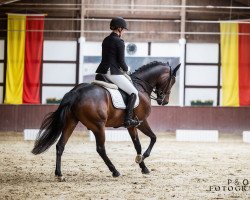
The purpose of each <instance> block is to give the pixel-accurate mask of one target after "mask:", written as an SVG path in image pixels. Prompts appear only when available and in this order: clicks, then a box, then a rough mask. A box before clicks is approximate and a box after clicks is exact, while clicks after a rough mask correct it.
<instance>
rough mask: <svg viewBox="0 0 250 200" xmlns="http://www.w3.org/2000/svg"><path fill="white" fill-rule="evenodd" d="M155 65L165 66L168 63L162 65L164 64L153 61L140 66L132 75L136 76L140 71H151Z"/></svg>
mask: <svg viewBox="0 0 250 200" xmlns="http://www.w3.org/2000/svg"><path fill="white" fill-rule="evenodd" d="M157 65H163V66H166V65H169V64H168V62H167V63H164V62H159V61H153V62H150V63H148V64H146V65H143V66H141V67H140V68H138V69H136V70H135V72H134V73H133V74H137V73H140V72H142V71H145V70H148V69H151V68H153V67H155V66H157Z"/></svg>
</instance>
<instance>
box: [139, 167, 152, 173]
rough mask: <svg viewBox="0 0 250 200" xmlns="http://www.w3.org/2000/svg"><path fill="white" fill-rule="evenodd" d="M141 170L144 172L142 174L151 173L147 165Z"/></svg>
mask: <svg viewBox="0 0 250 200" xmlns="http://www.w3.org/2000/svg"><path fill="white" fill-rule="evenodd" d="M141 172H142V174H149V173H150V171H149V170H148V168H147V167H146V168H144V169H142V170H141Z"/></svg>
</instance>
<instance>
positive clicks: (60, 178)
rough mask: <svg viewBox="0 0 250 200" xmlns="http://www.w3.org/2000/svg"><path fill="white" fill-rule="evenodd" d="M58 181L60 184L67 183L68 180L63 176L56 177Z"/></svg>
mask: <svg viewBox="0 0 250 200" xmlns="http://www.w3.org/2000/svg"><path fill="white" fill-rule="evenodd" d="M56 180H57V181H58V182H65V181H66V179H65V178H64V177H63V176H56Z"/></svg>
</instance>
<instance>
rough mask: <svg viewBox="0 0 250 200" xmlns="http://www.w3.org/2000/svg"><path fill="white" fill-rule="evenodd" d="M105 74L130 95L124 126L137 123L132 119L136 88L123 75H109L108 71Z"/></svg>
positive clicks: (136, 97)
mask: <svg viewBox="0 0 250 200" xmlns="http://www.w3.org/2000/svg"><path fill="white" fill-rule="evenodd" d="M105 76H106V77H107V78H108V79H109V80H110V81H112V82H113V83H114V84H116V85H117V86H118V87H119V88H120V89H122V90H123V91H124V92H126V93H127V94H129V95H130V96H129V99H128V103H127V106H126V116H125V123H124V124H125V127H129V126H137V125H139V121H138V120H134V119H133V109H134V105H135V102H136V100H137V99H138V100H139V96H138V91H137V89H136V88H135V87H134V85H133V84H132V83H131V82H130V81H129V80H128V79H127V78H126V77H125V76H124V75H110V73H108V74H105Z"/></svg>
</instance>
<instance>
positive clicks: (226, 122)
mask: <svg viewBox="0 0 250 200" xmlns="http://www.w3.org/2000/svg"><path fill="white" fill-rule="evenodd" d="M56 108H57V105H0V113H1V114H0V131H23V130H24V129H36V128H39V127H40V124H41V122H42V119H43V118H44V116H45V115H46V114H47V113H49V112H52V111H54V110H55V109H56ZM249 119H250V107H237V108H236V107H189V106H187V107H177V106H165V107H160V106H153V107H152V112H151V115H150V116H149V120H148V121H149V124H150V125H151V128H152V130H154V131H155V132H165V131H175V130H176V129H208V130H219V131H221V132H227V133H241V132H242V131H244V130H250V123H249ZM77 130H86V128H85V127H84V126H83V125H81V124H79V125H78V126H77Z"/></svg>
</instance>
